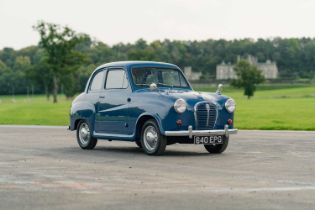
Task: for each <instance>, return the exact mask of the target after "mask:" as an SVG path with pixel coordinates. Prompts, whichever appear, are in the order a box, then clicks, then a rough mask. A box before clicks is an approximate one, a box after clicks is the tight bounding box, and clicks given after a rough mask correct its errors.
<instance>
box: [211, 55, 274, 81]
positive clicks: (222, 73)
mask: <svg viewBox="0 0 315 210" xmlns="http://www.w3.org/2000/svg"><path fill="white" fill-rule="evenodd" d="M237 60H238V61H239V60H240V57H238V58H237ZM246 60H247V61H248V62H249V63H250V64H251V65H254V66H256V67H257V69H259V70H260V71H261V72H262V74H263V76H264V77H265V78H266V79H276V78H278V67H277V64H276V62H272V61H270V60H267V61H266V62H265V63H259V62H258V61H257V58H255V57H254V56H251V55H248V56H247V59H246ZM236 77H237V76H236V74H235V71H234V64H231V63H228V64H226V63H224V62H222V63H221V64H219V65H217V69H216V78H217V80H228V79H235V78H236Z"/></svg>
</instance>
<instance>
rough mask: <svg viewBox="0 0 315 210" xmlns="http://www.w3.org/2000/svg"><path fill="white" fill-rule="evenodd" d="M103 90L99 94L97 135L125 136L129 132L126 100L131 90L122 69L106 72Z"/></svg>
mask: <svg viewBox="0 0 315 210" xmlns="http://www.w3.org/2000/svg"><path fill="white" fill-rule="evenodd" d="M106 75H107V76H106V79H105V88H104V90H103V91H102V92H101V93H100V94H99V104H98V111H97V115H96V120H97V121H98V124H99V126H98V130H96V132H97V133H102V134H117V135H126V134H128V133H129V132H128V131H129V128H128V127H129V124H128V120H129V119H128V108H129V106H128V100H129V96H130V94H131V88H130V85H129V82H128V79H127V75H126V72H125V70H124V69H121V68H112V69H108V70H107V74H106Z"/></svg>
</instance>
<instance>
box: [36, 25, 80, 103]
mask: <svg viewBox="0 0 315 210" xmlns="http://www.w3.org/2000/svg"><path fill="white" fill-rule="evenodd" d="M34 29H35V30H36V31H38V32H39V35H40V42H39V46H40V47H42V48H43V49H44V50H45V52H46V54H47V63H48V65H49V67H50V71H49V73H51V75H52V78H51V79H52V84H53V91H52V92H53V102H54V103H57V95H58V90H59V85H60V81H61V79H62V76H64V75H67V74H69V73H71V72H69V70H73V69H74V68H70V66H71V67H73V65H77V64H78V63H75V62H77V61H78V60H77V59H76V55H77V54H78V53H77V52H76V51H75V47H76V45H78V44H79V43H80V42H81V40H82V39H81V37H82V36H80V35H79V34H76V33H75V32H74V31H73V30H72V29H70V28H68V27H61V26H59V25H56V24H52V23H45V22H39V23H38V24H37V25H36V26H34ZM43 73H45V72H43Z"/></svg>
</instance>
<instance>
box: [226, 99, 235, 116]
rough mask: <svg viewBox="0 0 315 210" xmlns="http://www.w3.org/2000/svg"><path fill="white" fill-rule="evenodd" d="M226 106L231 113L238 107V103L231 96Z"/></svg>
mask: <svg viewBox="0 0 315 210" xmlns="http://www.w3.org/2000/svg"><path fill="white" fill-rule="evenodd" d="M224 107H225V109H226V110H227V111H228V112H229V113H233V112H234V111H235V108H236V103H235V101H234V99H232V98H229V99H228V100H226V102H225V104H224Z"/></svg>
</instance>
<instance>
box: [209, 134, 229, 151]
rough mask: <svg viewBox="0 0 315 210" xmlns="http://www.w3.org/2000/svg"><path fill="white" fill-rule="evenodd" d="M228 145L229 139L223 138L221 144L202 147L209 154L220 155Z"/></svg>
mask: <svg viewBox="0 0 315 210" xmlns="http://www.w3.org/2000/svg"><path fill="white" fill-rule="evenodd" d="M228 144H229V137H226V136H224V137H223V144H217V145H204V147H205V148H206V150H207V151H208V152H209V153H214V154H220V153H222V152H224V151H225V150H226V148H227V146H228Z"/></svg>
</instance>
